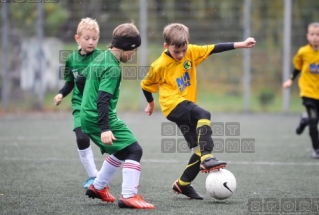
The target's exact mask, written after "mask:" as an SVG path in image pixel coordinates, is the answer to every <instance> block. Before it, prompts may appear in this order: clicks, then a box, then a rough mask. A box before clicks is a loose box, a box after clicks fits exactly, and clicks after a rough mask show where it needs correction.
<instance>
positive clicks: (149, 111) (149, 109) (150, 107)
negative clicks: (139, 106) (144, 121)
mask: <svg viewBox="0 0 319 215" xmlns="http://www.w3.org/2000/svg"><path fill="white" fill-rule="evenodd" d="M154 106H155V102H154V101H152V102H150V103H148V105H147V106H146V108H145V112H146V113H147V115H149V116H150V115H152V113H153V111H154Z"/></svg>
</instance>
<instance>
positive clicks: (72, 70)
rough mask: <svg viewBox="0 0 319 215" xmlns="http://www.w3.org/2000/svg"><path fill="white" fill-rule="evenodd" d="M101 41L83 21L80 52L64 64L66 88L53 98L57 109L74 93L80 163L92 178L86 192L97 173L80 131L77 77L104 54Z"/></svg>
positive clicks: (79, 29) (92, 23) (79, 31)
mask: <svg viewBox="0 0 319 215" xmlns="http://www.w3.org/2000/svg"><path fill="white" fill-rule="evenodd" d="M99 38H100V29H99V26H98V23H97V22H96V21H95V20H93V19H91V18H85V19H82V20H81V22H80V23H79V24H78V27H77V32H76V35H75V40H76V42H77V44H78V45H79V50H78V51H76V52H73V53H72V54H70V55H69V56H68V58H67V60H66V63H65V74H64V79H65V85H64V86H63V88H62V89H61V90H60V91H59V93H58V94H57V95H56V96H55V97H54V102H55V105H59V104H60V103H61V102H62V99H63V98H64V97H66V96H67V95H68V94H69V93H70V92H71V91H72V90H73V93H72V100H71V102H72V114H73V131H74V132H75V136H76V143H77V146H78V152H79V156H80V160H81V162H82V164H83V166H84V168H85V170H86V172H87V174H88V176H89V178H88V179H87V180H86V181H85V182H84V183H83V187H84V188H85V189H87V188H88V187H89V186H90V185H91V184H92V183H93V181H94V179H95V177H96V175H97V169H96V166H95V162H94V156H93V152H92V149H91V146H90V139H89V137H88V135H86V134H84V133H83V132H82V129H81V121H80V108H81V101H82V95H80V93H79V91H78V89H77V87H76V86H75V81H76V77H77V76H78V75H79V74H81V73H82V71H83V69H84V68H86V67H87V66H88V65H89V64H90V63H91V62H92V61H93V59H94V58H95V57H96V56H97V55H98V54H100V53H101V51H100V50H99V49H97V48H96V46H97V43H98V41H99Z"/></svg>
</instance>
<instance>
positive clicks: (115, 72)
mask: <svg viewBox="0 0 319 215" xmlns="http://www.w3.org/2000/svg"><path fill="white" fill-rule="evenodd" d="M120 80H121V69H120V67H118V66H113V67H109V68H107V69H106V70H105V71H103V73H102V76H101V81H100V85H99V91H104V92H107V93H109V94H111V95H113V94H114V92H115V90H116V89H117V88H118V87H119V82H120Z"/></svg>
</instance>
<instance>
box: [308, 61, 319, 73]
mask: <svg viewBox="0 0 319 215" xmlns="http://www.w3.org/2000/svg"><path fill="white" fill-rule="evenodd" d="M309 70H310V73H311V74H319V64H315V63H312V64H310V65H309Z"/></svg>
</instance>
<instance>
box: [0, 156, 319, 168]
mask: <svg viewBox="0 0 319 215" xmlns="http://www.w3.org/2000/svg"><path fill="white" fill-rule="evenodd" d="M0 161H34V162H48V161H65V162H79V159H76V158H74V159H72V158H71V159H70V158H67V159H66V158H36V159H35V158H23V157H16V158H15V157H1V158H0ZM95 161H104V160H102V159H95ZM181 162H183V161H181V160H166V159H165V160H164V159H142V160H141V163H181ZM184 162H187V160H185V161H184ZM227 164H238V165H266V166H319V161H318V162H298V163H297V162H268V161H227Z"/></svg>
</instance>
